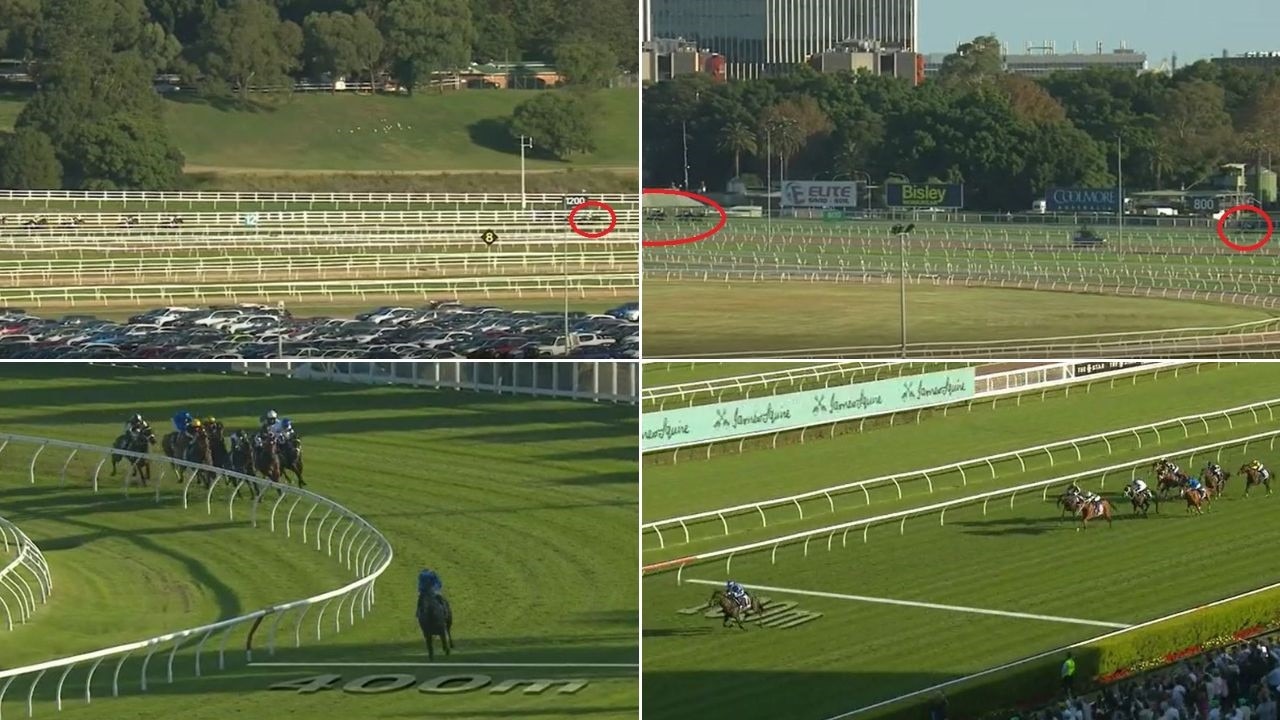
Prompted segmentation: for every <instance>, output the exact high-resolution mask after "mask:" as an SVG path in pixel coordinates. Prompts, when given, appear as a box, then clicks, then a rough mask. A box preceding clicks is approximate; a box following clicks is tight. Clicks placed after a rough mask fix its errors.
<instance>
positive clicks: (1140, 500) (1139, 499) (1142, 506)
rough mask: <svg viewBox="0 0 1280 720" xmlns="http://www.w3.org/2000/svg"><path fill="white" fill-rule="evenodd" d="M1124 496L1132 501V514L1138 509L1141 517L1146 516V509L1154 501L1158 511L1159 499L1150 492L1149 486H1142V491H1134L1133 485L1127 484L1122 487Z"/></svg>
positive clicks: (1136, 512)
mask: <svg viewBox="0 0 1280 720" xmlns="http://www.w3.org/2000/svg"><path fill="white" fill-rule="evenodd" d="M1124 496H1125V497H1127V498H1129V502H1131V503H1133V514H1134V515H1137V514H1138V511H1139V510H1141V511H1142V517H1146V516H1147V509H1148V508H1149V507H1150V506H1151V504H1152V503H1155V506H1156V512H1160V500H1159V499H1157V498H1156V496H1155V493H1153V492H1151V488H1144V489H1143V490H1142V492H1138V493H1135V492H1134V491H1133V486H1132V485H1129V486H1128V487H1126V488H1125V489H1124Z"/></svg>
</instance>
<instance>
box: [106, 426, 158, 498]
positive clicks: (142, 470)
mask: <svg viewBox="0 0 1280 720" xmlns="http://www.w3.org/2000/svg"><path fill="white" fill-rule="evenodd" d="M155 444H156V433H155V431H154V430H152V429H151V428H149V427H148V428H146V429H145V430H143V431H141V432H129V433H125V434H124V435H121V436H120V437H118V438H116V441H115V443H114V444H113V445H112V447H114V448H115V449H116V450H125V451H127V452H133V453H140V454H141V455H142V456H143V457H134V456H132V455H121V454H119V453H111V474H112V475H115V474H116V465H117V464H118V463H119V462H120V461H121V460H128V461H129V467H130V468H131V469H130V471H129V479H130V480H132V479H133V478H135V477H136V478H138V481H139V482H141V483H142V484H143V485H146V484H148V483H150V482H151V461H150V460H148V459H147V458H146V454H147V452H148V451H149V450H150V446H152V445H155Z"/></svg>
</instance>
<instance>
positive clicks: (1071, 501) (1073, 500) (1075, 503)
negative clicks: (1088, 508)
mask: <svg viewBox="0 0 1280 720" xmlns="http://www.w3.org/2000/svg"><path fill="white" fill-rule="evenodd" d="M1058 504H1059V505H1061V506H1062V515H1061V517H1060V518H1059V519H1065V518H1066V517H1067V513H1071V514H1072V515H1077V514H1079V513H1080V506H1081V505H1084V496H1083V495H1081V494H1079V493H1074V492H1071V491H1070V490H1068V491H1067V492H1064V493H1062V495H1061V496H1059V497H1058Z"/></svg>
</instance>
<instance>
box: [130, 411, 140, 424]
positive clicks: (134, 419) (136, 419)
mask: <svg viewBox="0 0 1280 720" xmlns="http://www.w3.org/2000/svg"><path fill="white" fill-rule="evenodd" d="M129 422H136V423H140V422H142V413H134V414H133V417H131V418H129Z"/></svg>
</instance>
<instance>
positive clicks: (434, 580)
mask: <svg viewBox="0 0 1280 720" xmlns="http://www.w3.org/2000/svg"><path fill="white" fill-rule="evenodd" d="M428 591H430V592H431V594H432V595H439V594H440V593H441V592H443V591H444V582H443V581H441V580H440V576H439V575H438V574H437V573H436V571H434V570H429V569H427V568H422V570H421V571H419V572H418V595H422V594H423V593H426V592H428Z"/></svg>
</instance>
